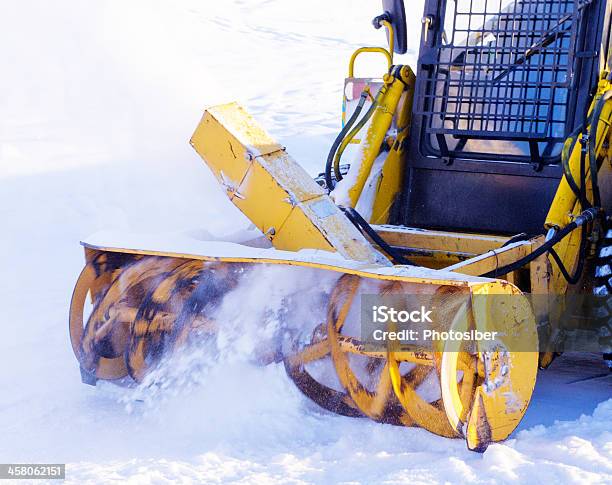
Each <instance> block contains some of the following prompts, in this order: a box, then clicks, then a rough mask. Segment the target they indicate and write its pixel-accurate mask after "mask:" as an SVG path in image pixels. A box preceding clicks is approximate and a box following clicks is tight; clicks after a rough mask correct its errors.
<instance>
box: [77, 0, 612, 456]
mask: <svg viewBox="0 0 612 485" xmlns="http://www.w3.org/2000/svg"><path fill="white" fill-rule="evenodd" d="M608 4H609V3H608V2H607V1H603V0H599V1H597V0H593V1H592V2H589V3H588V4H581V5H580V6H577V4H576V3H575V2H570V1H564V0H560V1H558V2H535V1H529V0H516V2H514V4H513V5H511V6H510V7H506V8H505V9H504V10H500V12H499V15H498V16H496V17H494V18H493V19H489V20H486V21H484V22H485V23H484V24H482V25H480V26H479V27H478V28H476V27H474V26H475V25H476V19H482V17H483V16H482V15H480V16H479V14H478V13H477V12H476V13H474V12H472V11H471V10H470V8H471V5H472V2H469V0H468V1H465V2H464V1H462V0H457V1H456V2H454V5H456V8H457V12H461V14H460V15H461V16H465V15H468V16H469V15H474V19H471V20H470V21H469V22H468V26H467V27H466V26H463V25H462V22H452V21H451V22H450V23H449V18H450V19H451V20H453V18H454V16H455V17H456V16H457V15H459V14H457V12H455V14H454V16H453V15H451V14H452V12H450V13H449V11H448V9H447V6H446V1H444V0H427V1H426V2H425V13H424V17H423V18H424V21H423V29H424V31H423V36H422V39H421V50H420V57H419V63H418V66H417V75H416V76H415V75H414V73H413V71H412V69H411V68H410V67H408V66H401V65H393V51H394V50H395V51H396V52H398V53H405V52H406V25H405V14H404V8H403V2H402V1H401V0H395V1H384V2H383V7H384V10H385V11H384V13H383V14H382V15H380V16H379V17H377V18H376V19H374V24H375V26H376V27H385V29H386V30H387V32H388V39H389V48H388V50H387V49H383V48H380V47H378V48H370V47H368V48H361V49H358V50H357V51H356V52H355V53H354V54H353V56H352V58H351V61H350V67H349V78H348V79H347V80H346V82H345V100H344V101H345V104H344V106H345V108H344V109H345V113H344V114H345V119H346V118H347V117H348V120H347V121H346V123H345V126H344V127H343V129H342V131H341V133H340V135H339V136H338V138H337V139H336V141H335V142H334V144H333V146H332V149H331V152H330V154H329V157H328V159H327V165H326V171H325V174H323V176H322V177H320V178H319V179H318V180H319V183H317V182H316V181H315V180H313V179H312V178H311V177H310V176H309V175H308V174H307V173H306V172H305V171H304V170H303V169H302V168H301V167H300V166H299V164H297V163H296V162H295V161H294V160H293V159H292V158H291V157H290V156H289V154H288V153H287V152H286V150H285V149H284V148H283V147H282V145H280V144H279V143H278V142H277V141H275V140H274V139H273V138H272V137H271V136H270V135H269V134H267V133H266V132H265V130H264V129H263V128H261V127H260V126H259V125H258V124H257V123H256V122H255V120H254V119H253V118H252V117H251V116H250V115H249V114H248V113H247V112H246V111H245V110H244V109H243V108H241V107H240V106H239V105H238V104H236V103H230V104H226V105H221V106H215V107H212V108H209V109H207V110H206V111H205V113H204V116H203V118H202V121H201V122H200V124H199V125H198V127H197V128H196V131H195V133H194V134H193V137H192V139H191V144H192V146H193V147H194V149H195V150H196V151H197V152H198V153H199V154H200V155H201V157H202V158H203V159H204V161H205V162H206V164H207V165H208V167H209V168H210V169H211V171H212V173H213V174H214V176H215V177H216V179H217V180H218V182H219V184H220V185H221V187H222V189H223V190H224V191H225V192H226V194H227V196H228V197H229V199H230V200H231V201H232V202H233V203H234V205H236V207H238V208H239V209H240V210H241V211H242V212H243V213H244V214H245V215H246V216H247V217H248V218H249V219H250V220H251V221H252V222H253V224H254V225H255V226H256V227H257V228H258V229H259V230H260V231H261V233H262V235H263V236H262V238H265V239H266V240H267V244H268V245H269V246H270V247H269V248H267V249H260V248H259V247H261V244H259V247H253V246H252V245H237V244H228V243H218V242H215V243H206V242H201V241H200V242H198V241H186V240H177V239H173V240H169V241H168V242H167V243H164V242H158V245H157V247H149V249H144V248H143V247H141V245H140V244H139V242H138V241H137V240H132V241H128V242H126V243H125V244H123V245H121V246H117V245H116V243H112V242H110V241H113V240H114V239H111V238H108V237H107V236H105V235H104V234H100V235H97V236H94V237H92V238H91V239H90V240H88V241H87V242H84V243H83V245H84V247H85V257H86V266H85V268H84V270H83V272H82V273H81V276H80V277H79V280H78V282H77V285H76V287H75V290H74V294H73V297H72V302H71V308H70V337H71V340H72V345H73V349H74V352H75V355H76V357H77V359H78V361H79V364H80V367H81V374H82V378H83V380H84V382H88V383H91V384H95V382H96V381H97V380H99V379H107V380H118V382H129V380H130V379H131V380H132V381H135V382H141V381H142V380H143V379H144V378H145V376H146V375H147V373H148V372H149V371H150V370H151V369H152V368H154V367H155V366H157V365H158V363H159V362H160V359H161V358H162V356H163V355H165V354H167V353H169V352H174V351H179V350H180V348H181V347H182V346H183V345H184V344H185V342H187V341H194V342H195V345H198V342H199V343H201V342H210V341H214V339H215V336H216V335H217V333H218V331H219V329H221V328H222V327H223V325H224V322H223V321H222V320H220V317H219V314H218V312H217V311H216V309H218V308H219V306H220V305H221V303H222V301H223V299H224V297H225V296H226V295H228V294H229V293H231V292H232V291H234V290H235V289H236V288H239V287H241V284H243V283H244V281H245V280H246V277H247V276H248V275H250V274H251V273H252V271H253V269H254V268H255V267H257V265H259V266H260V267H262V266H274V265H285V266H292V267H295V268H296V271H298V270H299V271H300V272H303V273H307V272H312V273H313V274H314V275H315V276H316V275H319V274H320V275H326V277H327V279H326V278H321V281H331V282H332V283H330V284H329V287H328V288H326V289H325V292H324V293H325V298H326V304H325V305H326V309H325V311H324V312H322V313H321V315H325V317H324V318H321V321H313V322H312V324H311V326H310V329H309V334H308V338H306V339H304V338H303V337H304V336H303V335H301V336H299V337H295V336H294V337H292V338H293V340H292V341H290V342H289V343H288V344H286V345H283V346H282V348H280V354H279V352H272V353H271V355H273V356H276V357H271V358H270V359H268V360H269V361H272V360H275V359H276V360H277V361H279V360H282V362H283V363H284V366H285V369H286V370H287V374H288V375H289V377H290V378H291V379H292V380H293V381H294V382H295V384H296V385H297V386H298V388H299V389H300V390H301V391H302V392H303V393H304V394H305V395H307V396H308V397H310V398H311V399H312V400H314V401H315V402H316V403H317V404H319V405H320V406H321V407H323V408H325V409H328V410H330V411H333V412H336V413H339V414H343V415H347V416H356V417H357V416H361V417H363V416H366V417H369V418H371V419H374V420H376V421H380V422H385V423H391V424H396V425H404V426H421V427H423V428H426V429H428V430H430V431H431V432H433V433H436V434H438V435H440V436H445V437H451V438H464V439H465V440H466V443H467V446H468V447H469V449H471V450H476V451H483V450H484V449H486V447H487V445H488V444H489V443H491V442H496V441H501V440H504V439H506V438H507V437H508V436H509V435H510V434H511V433H512V432H513V430H514V429H515V428H516V427H517V425H518V423H519V422H520V420H521V418H522V417H523V415H524V413H525V411H526V409H527V406H528V404H529V401H530V399H531V395H532V392H533V389H534V386H535V381H536V374H537V368H538V362H539V363H540V365H541V366H546V365H548V364H549V363H550V361H551V360H552V358H553V357H554V356H555V355H556V354H557V353H558V352H559V351H561V350H564V349H568V348H570V347H571V343H572V342H571V341H570V340H571V339H568V338H567V332H564V329H565V330H566V328H564V327H563V325H561V326H560V325H559V324H558V321H559V318H560V316H561V315H563V314H564V310H565V308H566V306H569V305H566V302H565V300H562V299H561V300H560V299H559V298H560V297H564V296H566V295H569V294H581V293H588V292H590V290H591V288H592V287H594V291H595V295H596V297H597V298H598V299H597V300H596V301H597V302H598V304H600V303H601V302H603V304H604V305H609V304H610V299H609V292H607V289H606V288H608V287H607V286H606V285H608V283H606V281H604V282H603V283H601V284H600V281H601V279H602V278H603V276H602V275H603V274H604V273H603V270H601V268H604V267H605V265H608V264H609V254H612V251H607V249H606V248H605V247H604V249H606V251H604V250H603V249H602V250H601V251H600V252H599V253H596V249H597V246H602V245H604V246H605V245H606V244H608V242H609V239H610V237H612V236H609V237H608V235H607V233H606V229H607V227H606V224H607V222H606V218H605V214H606V211H608V213H609V210H610V208H611V203H612V191H611V190H610V187H611V185H610V179H611V176H610V175H611V173H612V166H611V163H610V160H611V158H610V130H609V127H610V120H611V119H612V103H610V102H609V100H610V98H611V97H612V95H611V94H610V93H612V84H611V81H610V75H609V71H608V69H607V57H606V54H607V53H608V52H610V51H611V50H610V48H609V46H605V49H601V50H599V51H598V50H597V49H592V50H589V49H587V47H588V46H589V45H590V44H589V42H590V43H591V44H593V45H595V44H597V43H600V42H601V39H602V38H603V37H602V35H601V32H603V31H604V30H606V29H609V28H610V25H609V18H608V17H606V16H605V15H603V14H602V12H603V13H605V12H606V11H607V10H606V8H608ZM443 12H444V13H446V15H447V17H446V20H445V18H444V16H443V15H442V13H443ZM530 16H531V17H530ZM532 17H533V18H532ZM519 18H520V19H521V22H518V19H519ZM530 18H532V20H533V22H535V23H534V24H533V25H536V24H537V25H538V28H537V29H536V30H537V32H536V33H535V34H534V31H533V30H534V29H533V28H530V29H526V27H524V26H525V25H532V24H530V23H529V22H530V21H528V20H529V19H530ZM542 18H545V19H547V20H545V21H542V20H541V19H542ZM526 19H527V20H526ZM482 21H483V20H481V22H482ZM517 22H518V23H517ZM533 22H532V23H533ZM538 22H539V23H538ZM510 25H514V26H515V27H514V29H513V30H512V35H509V34H507V31H508V30H509V26H510ZM516 25H519V27H516ZM521 25H522V27H521ZM586 26H589V29H591V30H589V32H591V33H592V32H595V33H596V34H597V35H595V34H593V35H594V37H595V38H594V39H590V40H589V39H588V36H586V38H585V37H584V35H583V30H582V29H586ZM594 26H599V27H598V29H595V30H593V29H594ZM521 29H523V30H521ZM577 36H582V37H581V38H582V39H583V42H584V43H585V45H583V46H582V47H583V48H584V49H585V52H598V57H597V58H595V57H588V56H583V55H574V54H575V52H572V51H570V50H571V49H576V48H577V47H576V43H575V42H573V41H572V39H575V38H576V37H577ZM587 44H588V45H587ZM362 52H378V53H382V54H383V55H384V56H385V58H386V60H387V61H388V65H389V69H388V71H387V72H386V73H385V74H384V75H383V76H382V78H355V77H354V62H355V59H356V58H357V56H358V55H360V54H361V53H362ZM500 52H503V54H500ZM597 62H599V64H597ZM597 74H599V78H597ZM576 78H580V80H581V82H580V83H576V82H573V81H572V80H573V79H576ZM366 105H367V108H366ZM589 106H591V107H590V109H589V108H588V107H589ZM363 110H365V113H364V114H363V116H362V117H361V119H359V117H360V115H361V113H362V111H363ZM349 114H350V116H349ZM355 142H356V143H355ZM349 146H352V148H353V149H352V150H349V149H348V147H349ZM350 151H352V152H353V153H352V154H351V163H350V168H349V169H348V172H347V170H346V167H345V166H343V165H341V158H342V157H343V156H344V157H345V158H347V157H348V152H350ZM547 213H548V216H547V215H546V214H547ZM372 224H374V225H372ZM376 224H378V225H376ZM545 231H547V232H545ZM517 233H518V234H517ZM303 250H304V251H303ZM608 253H609V254H608ZM606 258H608V259H606ZM595 264H598V265H600V266H599V268H600V269H598V270H597V271H596V272H595V274H593V266H594V265H595ZM608 267H609V266H608ZM334 275H335V276H334ZM604 276H605V275H604ZM598 285H599V286H598ZM602 285H603V286H602ZM611 289H612V288H611ZM88 294H89V295H90V297H91V300H92V302H93V310H92V312H91V314H90V315H89V317H88V318H84V311H83V308H84V304H85V300H86V297H87V295H88ZM534 295H535V296H537V297H540V298H541V299H540V300H537V299H535V298H534ZM536 300H537V301H536ZM382 306H384V308H386V309H389V308H390V307H394V311H395V315H412V314H414V315H416V313H414V311H415V309H417V308H421V312H422V315H425V314H427V315H430V314H431V315H432V318H431V319H429V317H428V318H427V319H422V321H420V322H419V323H416V322H414V321H408V320H401V319H399V320H393V319H385V320H384V321H383V322H382V323H381V322H378V324H377V320H376V318H375V316H376V314H377V313H376V312H378V311H379V310H378V309H379V308H381V307H382ZM395 306H396V307H397V308H395ZM572 308H573V307H572ZM598 308H601V306H600V307H598ZM611 308H612V307H611ZM426 309H428V311H425V310H426ZM372 310H374V311H373V312H372ZM417 313H418V312H417ZM315 314H316V312H314V311H313V315H315ZM585 316H586V320H587V321H592V322H593V325H592V326H591V327H592V328H580V329H579V330H580V331H582V332H586V333H585V335H587V336H588V335H590V336H591V337H589V338H590V340H589V341H590V342H592V343H593V345H594V346H595V347H596V349H597V351H602V350H603V351H604V352H609V351H610V350H609V347H610V346H611V345H612V344H611V343H610V341H609V338H608V339H607V340H606V338H605V336H604V338H601V336H600V338H599V339H598V336H597V330H598V328H597V326H596V325H595V324H597V325H599V323H598V322H601V320H597V319H596V318H591V314H586V315H582V317H585ZM313 318H314V317H313ZM425 320H427V321H428V322H430V323H431V325H429V324H428V323H426V322H425ZM609 320H610V319H609V316H608V318H607V320H605V322H604V324H603V325H604V326H605V328H608V326H609V325H610V323H609ZM581 321H585V318H582V319H581ZM564 322H565V323H564V325H565V326H567V325H568V323H567V321H566V320H564ZM602 328H603V327H602ZM573 330H575V329H573ZM428 332H429V333H428ZM589 332H591V333H589ZM593 332H594V333H593ZM380 335H382V336H384V337H383V338H381V339H379V338H377V337H376V336H380ZM398 335H402V336H403V338H397V336H398ZM413 335H414V337H413ZM427 335H444V336H445V337H439V338H432V339H430V340H428V339H427V338H426V336H427ZM474 335H481V336H486V337H480V338H479V337H473V336H474ZM593 335H594V337H593ZM407 336H410V337H407ZM454 336H459V338H455V337H454ZM582 340H584V339H582ZM275 350H278V349H275ZM538 359H539V360H538ZM321 365H328V368H331V369H333V372H334V374H335V381H336V382H328V381H326V380H325V379H322V378H321V376H320V375H319V373H317V372H315V370H316V368H317V366H321Z"/></svg>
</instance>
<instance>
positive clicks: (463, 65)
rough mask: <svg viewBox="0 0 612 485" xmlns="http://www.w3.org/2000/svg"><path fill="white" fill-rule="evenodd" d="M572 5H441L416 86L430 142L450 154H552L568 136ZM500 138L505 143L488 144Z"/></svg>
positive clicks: (537, 0)
mask: <svg viewBox="0 0 612 485" xmlns="http://www.w3.org/2000/svg"><path fill="white" fill-rule="evenodd" d="M588 3H590V2H584V1H578V0H511V1H508V0H447V1H446V2H441V6H442V8H444V12H441V15H440V17H439V23H440V24H441V25H438V26H437V28H435V27H436V26H434V28H433V29H432V32H431V34H430V35H432V36H433V37H432V40H431V42H432V44H431V46H432V47H433V49H432V51H431V54H430V56H431V57H430V60H429V75H428V76H426V77H425V79H424V80H423V81H424V82H423V83H422V84H421V86H420V89H419V95H420V96H422V97H423V100H424V101H423V104H421V106H422V108H423V110H422V112H421V113H420V114H421V115H423V116H424V123H423V128H424V130H425V132H426V135H427V136H428V137H429V138H430V139H429V142H428V143H429V145H430V146H431V147H432V148H433V149H434V150H435V151H438V152H441V155H442V156H444V155H446V154H448V152H449V151H451V152H453V151H454V152H458V151H461V152H463V153H465V152H473V153H474V152H491V151H498V152H499V151H502V152H503V151H505V152H507V153H508V154H510V155H515V156H525V157H526V158H528V159H529V160H531V161H533V159H534V158H537V159H539V158H540V157H542V156H544V157H550V156H554V155H555V154H558V152H559V151H560V148H561V143H562V142H563V140H564V139H565V137H566V136H567V134H568V129H569V127H568V122H567V121H568V101H569V98H570V95H571V93H572V88H571V85H572V82H573V73H574V67H575V56H574V51H575V43H576V37H577V32H578V29H579V25H580V19H581V15H582V11H583V8H584V6H585V5H587V4H588ZM495 140H505V141H506V143H494V141H495Z"/></svg>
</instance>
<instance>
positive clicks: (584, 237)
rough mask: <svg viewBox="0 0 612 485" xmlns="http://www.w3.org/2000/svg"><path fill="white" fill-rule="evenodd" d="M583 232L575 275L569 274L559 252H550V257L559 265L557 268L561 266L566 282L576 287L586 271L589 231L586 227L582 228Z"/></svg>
mask: <svg viewBox="0 0 612 485" xmlns="http://www.w3.org/2000/svg"><path fill="white" fill-rule="evenodd" d="M581 231H582V234H581V235H580V249H579V250H578V265H577V266H576V271H575V272H574V274H573V275H570V274H569V271H568V270H567V268H566V267H565V265H564V264H563V261H562V260H561V258H560V257H559V255H558V254H557V251H555V250H554V248H550V251H549V252H550V255H551V256H552V257H553V259H554V260H555V262H556V263H557V266H559V270H560V271H561V274H562V275H563V277H564V278H565V280H566V281H567V282H568V283H569V284H570V285H575V284H576V283H578V282H579V281H580V276H581V275H582V271H583V270H584V262H585V259H586V249H587V241H588V239H587V231H586V228H585V226H582V228H581Z"/></svg>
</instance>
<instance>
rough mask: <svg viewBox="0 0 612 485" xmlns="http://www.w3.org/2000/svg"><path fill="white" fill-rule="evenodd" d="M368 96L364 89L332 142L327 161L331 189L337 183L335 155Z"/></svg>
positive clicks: (326, 178) (328, 185)
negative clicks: (333, 175) (334, 178)
mask: <svg viewBox="0 0 612 485" xmlns="http://www.w3.org/2000/svg"><path fill="white" fill-rule="evenodd" d="M367 98H368V93H367V91H363V92H362V93H361V97H360V98H359V103H358V104H357V107H356V108H355V111H354V112H353V114H352V115H351V117H350V118H349V120H348V121H347V122H346V124H345V125H344V127H343V128H342V130H341V131H340V133H338V136H337V137H336V139H335V140H334V143H333V144H332V147H331V149H330V151H329V154H328V155H327V162H326V164H325V184H326V185H327V188H328V189H329V190H333V188H334V187H335V184H334V181H333V179H332V175H331V173H332V166H333V163H334V156H335V155H336V152H337V151H338V147H339V146H340V143H342V140H343V139H344V137H345V136H346V134H347V133H348V132H349V130H350V129H351V126H353V124H354V123H355V121H356V120H357V118H358V117H359V114H360V113H361V110H362V109H363V105H364V104H365V102H366V99H367Z"/></svg>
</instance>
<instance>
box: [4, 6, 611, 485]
mask: <svg viewBox="0 0 612 485" xmlns="http://www.w3.org/2000/svg"><path fill="white" fill-rule="evenodd" d="M406 3H407V5H409V7H408V19H409V23H410V28H409V31H410V40H409V48H410V50H411V51H410V52H409V53H408V54H407V55H406V56H405V59H403V62H407V63H412V64H414V60H415V52H414V49H416V48H417V38H418V36H419V33H420V13H421V12H420V11H421V2H406ZM0 6H1V15H0V57H1V58H2V60H3V70H2V75H0V92H1V93H2V96H1V97H0V113H1V116H0V268H1V269H0V294H1V295H2V297H3V298H2V302H3V304H2V306H1V308H2V310H1V313H0V315H1V318H2V327H1V328H2V330H3V337H2V339H0V364H1V367H2V371H0V462H3V463H8V462H56V463H57V462H67V463H68V468H67V482H68V483H79V484H80V483H94V484H97V483H104V482H116V483H124V482H126V481H127V482H128V483H167V482H170V481H173V480H176V481H179V482H182V483H196V482H204V483H310V482H315V483H411V484H420V483H445V482H448V483H456V482H474V483H505V482H522V483H550V482H553V481H555V482H557V483H605V482H608V483H611V482H612V460H611V459H612V424H610V423H612V399H610V397H611V396H612V386H611V384H610V381H609V379H598V380H597V379H596V380H592V381H585V382H580V383H574V384H568V382H569V381H571V380H573V378H574V377H573V376H574V369H573V367H574V366H575V365H576V364H575V362H574V361H572V360H570V359H568V360H566V361H565V363H564V362H563V361H561V362H560V363H558V364H557V365H556V366H555V367H556V369H557V370H555V369H553V370H551V371H550V372H549V373H546V374H545V375H543V376H542V377H541V378H540V381H539V383H538V388H537V389H536V395H535V397H534V402H533V405H532V407H531V408H530V409H529V411H528V414H527V416H526V418H525V420H524V422H523V423H522V424H521V427H520V430H519V431H518V432H517V433H515V435H514V436H513V437H512V439H511V440H509V441H507V442H506V443H503V444H496V445H493V446H491V447H490V448H489V449H488V450H487V452H486V453H485V454H484V455H477V454H473V453H469V452H467V451H466V450H465V446H464V444H463V443H462V442H460V441H450V440H445V439H442V438H438V437H436V436H433V435H431V434H429V433H428V432H426V431H424V430H420V429H403V428H395V427H391V426H387V425H380V424H376V423H373V422H370V421H367V420H359V419H349V418H343V417H338V416H332V415H329V414H326V413H324V412H322V411H321V410H319V409H317V408H316V407H315V406H314V405H313V404H311V403H309V402H308V401H307V400H306V399H305V398H304V397H303V396H302V395H301V394H300V393H299V391H298V390H296V389H295V388H294V386H293V384H292V383H291V382H290V381H289V380H288V379H287V377H286V376H285V373H284V370H283V368H282V367H281V366H275V365H273V366H269V367H266V368H258V367H254V366H252V365H250V364H248V362H245V360H246V359H236V360H235V361H232V362H225V363H224V364H223V365H218V366H212V367H210V368H202V365H201V364H202V362H201V360H198V356H197V355H195V356H192V357H194V359H195V361H196V363H197V364H198V365H196V366H195V367H193V366H190V365H191V364H192V362H190V361H189V358H187V357H189V356H187V357H186V361H185V362H183V365H184V366H185V367H180V366H179V367H178V368H177V371H176V372H177V375H175V376H173V378H174V380H175V381H177V380H178V381H179V382H178V383H177V385H176V386H175V387H173V388H171V389H166V390H164V391H163V392H162V393H161V395H160V396H150V395H149V396H147V395H145V396H140V397H141V398H142V401H143V402H140V401H137V400H136V398H137V397H139V396H135V395H133V394H129V393H127V391H125V390H122V389H118V388H116V387H113V386H110V385H102V386H98V387H97V388H91V387H89V386H84V385H82V384H81V383H80V378H79V372H78V366H77V364H76V361H75V359H74V357H73V355H72V351H71V348H70V344H69V341H68V332H67V308H68V302H69V297H70V294H71V291H72V286H73V284H74V281H75V280H76V277H77V275H78V272H79V271H80V268H81V266H82V249H81V248H80V246H79V245H78V241H79V240H80V239H82V238H84V237H86V236H87V235H88V234H90V233H93V232H95V231H98V230H100V229H107V230H113V231H134V232H150V233H160V232H181V233H187V234H190V235H194V236H197V237H201V238H205V237H219V238H221V237H223V235H224V234H229V233H233V232H236V231H239V230H242V229H244V228H245V227H246V226H247V222H246V220H245V218H244V217H242V216H241V215H240V213H239V212H238V211H237V210H236V209H235V208H234V207H233V206H232V205H231V204H230V203H229V202H228V201H227V200H226V199H225V196H224V195H223V194H222V193H221V192H220V191H219V190H218V188H217V184H216V183H215V182H214V180H213V178H212V176H211V175H210V174H209V172H208V169H207V168H206V167H205V166H204V165H203V163H202V161H201V160H200V159H199V157H198V156H197V155H196V154H195V153H194V152H193V151H192V149H191V148H190V147H189V144H188V139H189V137H190V135H191V133H192V131H193V129H194V128H195V126H196V124H197V122H198V120H199V118H200V116H201V113H202V109H203V108H204V107H205V106H207V105H211V104H217V103H220V102H225V101H230V100H234V99H236V100H239V101H240V102H241V103H242V104H244V105H245V106H246V107H247V108H248V109H249V111H251V112H252V113H253V114H254V115H255V116H256V117H257V118H258V119H259V120H260V121H261V122H262V123H263V124H264V126H266V127H267V128H268V129H269V131H271V132H272V133H273V134H274V135H275V136H276V137H278V138H279V139H280V140H281V142H282V143H283V144H284V145H286V146H287V147H288V150H289V152H290V153H292V154H293V155H294V157H295V158H296V159H297V160H299V161H300V163H302V164H303V165H304V166H305V167H306V168H307V169H308V170H309V171H310V172H311V173H313V174H315V173H317V171H318V170H319V169H320V167H321V166H322V164H323V160H324V158H325V156H326V151H327V149H328V147H329V145H330V143H331V140H332V139H333V137H334V135H335V133H336V131H337V130H338V127H339V119H340V106H341V86H342V80H343V77H344V75H345V73H346V62H347V59H348V56H349V55H350V53H351V51H352V50H353V49H354V48H356V47H358V46H359V45H362V44H377V43H380V41H381V39H382V33H381V32H377V31H375V30H373V29H372V28H371V27H370V19H371V18H372V17H373V16H374V15H375V14H377V13H378V9H379V2H377V1H375V0H360V1H356V0H355V1H350V0H335V1H333V2H332V1H324V0H309V1H297V0H284V1H281V0H243V1H240V0H226V1H223V2H219V1H209V0H180V1H172V2H171V1H169V0H166V1H162V0H148V1H144V0H142V1H141V0H130V1H126V0H123V1H121V0H98V1H96V2H82V1H78V0H56V1H55V2H47V1H44V0H39V1H35V0H20V1H19V2H17V1H11V0H0ZM380 67H381V66H380V64H378V63H377V61H376V60H369V61H367V62H363V63H360V64H359V66H358V69H359V70H360V72H364V73H375V74H376V73H378V72H380ZM597 365H598V363H593V366H592V367H591V370H590V372H592V373H595V374H597V373H598V372H601V368H597ZM181 368H189V369H195V370H194V371H193V372H192V373H191V374H190V375H189V376H188V378H186V377H185V376H184V375H183V376H181V375H180V372H179V371H180V369H181ZM181 379H183V381H181ZM556 420H560V421H556Z"/></svg>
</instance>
